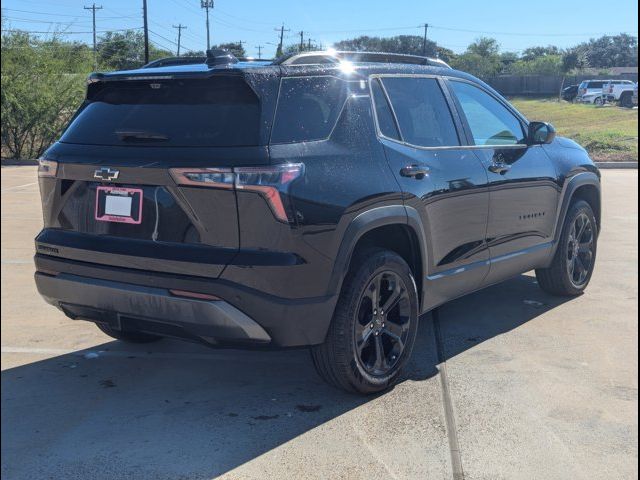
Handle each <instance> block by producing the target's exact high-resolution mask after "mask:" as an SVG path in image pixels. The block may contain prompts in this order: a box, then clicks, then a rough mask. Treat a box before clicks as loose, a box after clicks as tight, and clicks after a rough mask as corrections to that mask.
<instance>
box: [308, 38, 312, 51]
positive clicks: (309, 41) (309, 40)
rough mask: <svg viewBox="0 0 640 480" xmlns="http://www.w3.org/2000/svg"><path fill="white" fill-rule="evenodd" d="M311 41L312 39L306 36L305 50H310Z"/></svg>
mask: <svg viewBox="0 0 640 480" xmlns="http://www.w3.org/2000/svg"><path fill="white" fill-rule="evenodd" d="M312 41H313V40H312V39H310V38H307V50H309V51H311V42H312Z"/></svg>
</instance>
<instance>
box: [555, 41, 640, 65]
mask: <svg viewBox="0 0 640 480" xmlns="http://www.w3.org/2000/svg"><path fill="white" fill-rule="evenodd" d="M570 52H571V54H570V56H569V57H568V58H567V63H568V64H570V65H571V64H573V65H576V67H577V68H580V67H579V64H580V63H583V64H585V63H586V64H587V65H588V66H590V67H593V68H609V67H637V66H638V38H637V37H633V36H631V35H627V34H626V33H621V34H620V35H615V36H608V35H605V36H602V37H600V38H596V39H593V38H592V39H591V40H589V41H588V42H583V43H581V44H579V45H576V46H575V47H574V48H572V49H571V50H570Z"/></svg>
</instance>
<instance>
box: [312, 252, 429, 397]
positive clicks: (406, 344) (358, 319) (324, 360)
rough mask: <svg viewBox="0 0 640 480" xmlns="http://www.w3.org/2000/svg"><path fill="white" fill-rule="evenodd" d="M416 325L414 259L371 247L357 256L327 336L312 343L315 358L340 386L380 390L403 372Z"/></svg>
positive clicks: (325, 376)
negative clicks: (405, 259) (404, 258)
mask: <svg viewBox="0 0 640 480" xmlns="http://www.w3.org/2000/svg"><path fill="white" fill-rule="evenodd" d="M385 309H386V310H387V311H386V312H385V311H384V310H385ZM417 327H418V293H417V290H416V283H415V280H414V278H413V274H412V273H411V269H410V268H409V265H407V263H406V262H405V261H404V260H403V259H402V257H400V256H399V255H398V254H396V253H395V252H392V251H389V250H383V249H378V248H374V249H366V250H364V251H362V252H361V253H360V254H359V255H357V257H355V258H354V260H353V262H352V266H351V269H350V271H349V274H348V275H347V277H346V278H345V281H344V284H343V287H342V292H341V293H340V298H339V299H338V304H337V306H336V310H335V312H334V315H333V319H332V321H331V325H330V326H329V331H328V333H327V337H326V339H325V342H324V343H323V344H321V345H317V346H314V347H312V349H311V356H312V359H313V363H314V365H315V367H316V369H317V371H318V373H319V375H320V376H321V377H322V378H323V379H324V380H325V381H326V382H328V383H329V384H331V385H333V386H335V387H338V388H341V389H343V390H346V391H348V392H354V393H361V394H371V393H376V392H380V391H382V390H385V389H387V388H389V387H391V386H392V385H394V384H395V383H397V381H398V379H399V378H400V375H401V372H402V369H403V367H404V366H405V365H406V363H407V361H408V360H409V358H410V356H411V351H412V349H413V344H414V343H415V339H416V332H417Z"/></svg>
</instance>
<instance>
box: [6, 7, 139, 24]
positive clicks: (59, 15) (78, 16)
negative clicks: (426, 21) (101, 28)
mask: <svg viewBox="0 0 640 480" xmlns="http://www.w3.org/2000/svg"><path fill="white" fill-rule="evenodd" d="M3 10H8V11H10V12H20V13H33V14H36V15H46V16H47V17H73V18H80V15H71V14H69V13H66V14H65V13H48V12H36V11H34V10H17V9H15V8H3ZM133 17H134V15H129V16H123V15H119V16H114V17H100V18H101V19H102V20H113V19H122V18H133ZM136 17H137V15H136ZM29 20H33V21H36V19H31V18H30V19H29ZM46 23H56V22H46Z"/></svg>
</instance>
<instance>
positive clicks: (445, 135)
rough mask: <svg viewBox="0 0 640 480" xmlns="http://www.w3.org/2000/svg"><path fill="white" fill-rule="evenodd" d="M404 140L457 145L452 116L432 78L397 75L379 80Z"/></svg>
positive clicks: (436, 83)
mask: <svg viewBox="0 0 640 480" xmlns="http://www.w3.org/2000/svg"><path fill="white" fill-rule="evenodd" d="M382 83H383V84H384V86H385V88H386V89H387V93H388V94H389V99H390V100H391V105H392V107H393V111H394V112H395V114H396V117H397V118H398V123H399V126H400V133H401V134H402V138H403V140H404V141H405V142H408V143H410V144H412V145H419V146H422V147H446V146H456V145H460V141H459V139H458V134H457V132H456V128H455V125H454V123H453V118H452V117H451V112H450V111H449V107H448V105H447V102H446V100H445V98H444V95H443V94H442V90H440V86H439V85H438V82H437V81H436V80H435V79H433V78H413V77H396V78H384V79H383V80H382Z"/></svg>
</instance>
